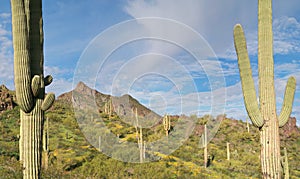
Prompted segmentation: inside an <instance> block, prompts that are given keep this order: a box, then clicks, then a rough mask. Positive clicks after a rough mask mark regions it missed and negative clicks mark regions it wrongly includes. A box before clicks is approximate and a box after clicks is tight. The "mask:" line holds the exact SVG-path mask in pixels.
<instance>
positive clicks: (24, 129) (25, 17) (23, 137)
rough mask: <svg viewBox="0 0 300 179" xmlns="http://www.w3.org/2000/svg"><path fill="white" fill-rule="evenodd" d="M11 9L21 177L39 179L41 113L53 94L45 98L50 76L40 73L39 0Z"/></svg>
mask: <svg viewBox="0 0 300 179" xmlns="http://www.w3.org/2000/svg"><path fill="white" fill-rule="evenodd" d="M11 8H12V31H13V48H14V81H15V88H16V98H17V103H18V105H19V106H20V119H21V126H20V142H19V148H20V160H21V162H22V165H23V178H40V170H41V153H42V134H43V132H42V131H43V123H44V111H45V110H46V109H48V108H50V107H51V105H52V104H53V102H54V99H55V97H54V94H53V93H50V94H48V95H45V85H49V84H50V83H51V81H52V77H51V76H48V77H46V78H44V74H43V58H44V57H43V27H42V26H43V20H42V1H41V0H11ZM45 96H46V97H45Z"/></svg>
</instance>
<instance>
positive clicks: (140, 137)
mask: <svg viewBox="0 0 300 179" xmlns="http://www.w3.org/2000/svg"><path fill="white" fill-rule="evenodd" d="M135 119H136V123H135V130H136V138H137V141H138V147H139V150H140V163H143V162H144V159H145V158H146V142H145V141H144V140H143V129H142V127H140V131H138V125H139V119H138V113H137V108H135Z"/></svg>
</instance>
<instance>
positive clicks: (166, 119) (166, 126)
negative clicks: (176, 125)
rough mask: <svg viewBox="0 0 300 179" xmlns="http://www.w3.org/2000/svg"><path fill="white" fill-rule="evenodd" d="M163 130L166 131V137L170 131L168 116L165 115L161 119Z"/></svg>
mask: <svg viewBox="0 0 300 179" xmlns="http://www.w3.org/2000/svg"><path fill="white" fill-rule="evenodd" d="M163 125H164V130H165V131H166V136H168V135H169V131H170V129H171V122H170V116H168V115H165V116H164V118H163Z"/></svg>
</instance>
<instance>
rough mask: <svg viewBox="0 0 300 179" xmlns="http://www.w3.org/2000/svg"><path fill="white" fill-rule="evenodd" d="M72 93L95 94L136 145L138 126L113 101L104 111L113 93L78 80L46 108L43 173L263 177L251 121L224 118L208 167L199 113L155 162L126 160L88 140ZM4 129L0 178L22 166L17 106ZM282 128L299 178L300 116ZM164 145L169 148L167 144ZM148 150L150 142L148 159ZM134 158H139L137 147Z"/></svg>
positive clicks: (159, 134) (155, 135)
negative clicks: (178, 141)
mask: <svg viewBox="0 0 300 179" xmlns="http://www.w3.org/2000/svg"><path fill="white" fill-rule="evenodd" d="M72 93H78V94H81V95H80V96H79V97H80V98H83V99H85V98H90V94H92V95H94V96H96V98H95V99H96V101H98V102H97V105H98V107H99V113H101V116H102V117H103V121H104V124H105V125H106V126H107V128H108V129H109V130H110V131H111V132H112V133H113V134H115V135H116V136H118V138H119V140H120V142H128V143H133V144H134V143H136V145H137V138H136V130H135V127H134V126H132V125H129V124H127V123H125V122H124V121H123V120H122V119H121V118H120V117H119V116H118V112H116V111H117V110H116V109H115V106H114V105H113V108H114V110H113V112H112V114H111V115H110V114H109V113H107V112H109V110H108V111H107V110H105V108H107V106H108V104H109V101H110V100H111V99H112V97H111V96H109V95H105V94H101V93H99V92H97V91H96V90H92V89H90V88H88V87H87V86H86V85H84V84H83V83H82V84H79V85H78V86H77V88H76V89H74V90H73V91H72V92H70V93H66V94H63V95H61V96H60V97H58V100H57V101H56V102H55V103H54V106H53V107H52V108H51V110H49V111H47V113H46V117H47V118H48V119H49V149H50V157H49V162H48V163H49V166H48V168H47V169H43V178H79V179H81V178H261V175H260V163H259V151H260V148H259V147H260V146H259V144H260V142H259V131H258V129H257V128H255V127H253V126H252V125H251V124H250V125H249V132H248V130H247V128H246V126H247V125H246V123H245V122H243V121H242V120H235V119H228V118H225V119H223V121H222V123H221V126H220V128H219V130H218V132H217V134H216V136H215V137H214V138H213V140H212V141H210V143H209V144H208V154H209V160H210V165H209V167H208V168H204V167H203V149H202V148H200V147H199V146H200V145H199V143H200V137H201V135H202V132H203V124H204V123H205V122H206V121H207V119H208V117H209V116H203V117H199V118H198V119H197V121H196V125H195V126H194V128H191V131H192V134H191V135H190V136H189V138H188V139H187V140H186V141H185V142H184V143H183V145H182V146H180V147H179V148H178V149H177V150H176V151H174V152H173V153H171V154H170V155H163V154H161V153H156V154H155V155H156V156H158V157H159V158H160V160H158V161H156V162H149V163H143V164H139V163H127V162H122V161H118V160H115V159H113V158H111V157H108V156H106V155H105V154H104V153H102V152H99V150H98V146H92V145H91V144H90V143H88V142H87V140H86V136H84V135H83V133H82V130H81V129H80V128H79V126H78V123H77V120H76V118H75V115H74V112H73V108H72V105H71V104H73V103H72V100H74V99H72ZM97 96H98V97H97ZM125 97H126V96H125ZM116 98H122V97H116ZM78 99H79V98H77V100H78ZM126 99H130V101H131V103H129V104H130V105H128V106H129V108H132V107H133V108H134V107H137V108H138V113H139V115H141V116H142V114H143V110H145V111H147V110H149V109H146V108H145V107H144V106H142V105H140V104H139V103H138V101H136V100H134V99H133V98H132V99H131V98H130V97H129V96H128V97H126ZM88 100H89V99H88ZM101 101H102V103H101ZM112 101H113V100H112ZM112 103H114V102H112ZM126 104H128V103H126ZM82 105H88V104H84V103H82ZM105 106H106V107H105ZM117 107H118V106H116V108H117ZM124 108H126V107H124ZM179 117H180V116H172V117H171V133H170V137H172V135H173V133H174V132H176V131H174V130H173V129H174V128H175V127H176V126H179V127H180V125H181V124H180V123H177V120H178V118H179ZM96 123H97V120H96ZM0 131H1V135H0V178H20V177H21V176H22V171H21V168H20V165H19V162H18V161H17V160H18V157H19V153H18V136H19V108H18V106H17V107H15V108H13V109H9V110H6V111H4V112H3V113H2V114H0ZM280 132H281V151H283V148H284V147H286V148H287V151H288V160H289V167H290V178H300V165H299V161H300V156H299V153H300V131H299V128H297V126H296V118H290V120H289V123H288V124H287V126H285V127H284V128H282V129H280ZM163 137H165V131H164V128H163V125H162V124H161V123H158V124H157V125H155V126H153V127H152V128H144V129H143V140H144V141H146V142H147V143H148V142H151V141H156V140H159V139H161V138H163ZM227 142H229V143H230V150H229V151H230V155H231V157H230V160H227V159H226V158H227V154H226V144H227ZM162 148H168V145H166V146H162ZM150 154H151V153H148V149H147V147H146V158H147V157H149V156H150ZM125 155H128V151H126V150H124V151H121V152H120V151H119V152H115V153H113V156H125ZM282 155H283V153H282ZM130 157H132V158H135V159H139V152H136V153H133V155H131V156H130Z"/></svg>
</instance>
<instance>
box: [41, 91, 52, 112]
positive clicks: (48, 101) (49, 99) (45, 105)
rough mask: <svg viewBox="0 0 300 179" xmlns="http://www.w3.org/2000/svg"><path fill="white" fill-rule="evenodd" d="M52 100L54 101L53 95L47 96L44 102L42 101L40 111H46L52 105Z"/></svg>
mask: <svg viewBox="0 0 300 179" xmlns="http://www.w3.org/2000/svg"><path fill="white" fill-rule="evenodd" d="M54 100H55V94H54V93H49V94H47V95H46V97H45V99H44V101H43V104H42V107H41V109H42V110H43V111H47V110H48V109H49V108H50V107H51V106H52V104H53V103H54Z"/></svg>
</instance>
